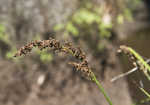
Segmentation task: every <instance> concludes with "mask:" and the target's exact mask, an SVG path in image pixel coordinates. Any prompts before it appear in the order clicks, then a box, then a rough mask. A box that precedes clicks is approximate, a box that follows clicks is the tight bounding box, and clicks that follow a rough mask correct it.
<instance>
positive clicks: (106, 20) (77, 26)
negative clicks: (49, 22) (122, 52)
mask: <svg viewBox="0 0 150 105" xmlns="http://www.w3.org/2000/svg"><path fill="white" fill-rule="evenodd" d="M103 9H104V8H100V7H95V6H94V5H92V3H89V2H88V3H86V5H85V6H82V7H81V8H80V9H78V10H77V11H76V12H75V13H74V14H73V15H72V17H71V19H70V20H69V21H68V22H67V23H66V24H58V25H56V26H55V27H54V30H55V31H60V30H63V31H64V36H67V35H72V36H74V37H79V34H80V35H83V31H84V30H89V32H90V30H91V29H92V30H95V31H96V30H98V34H99V37H100V38H109V37H110V36H111V33H110V29H112V22H111V17H110V16H109V14H107V13H106V14H104V12H103ZM95 27H96V28H95Z"/></svg>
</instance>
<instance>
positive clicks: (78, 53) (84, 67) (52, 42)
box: [14, 38, 92, 79]
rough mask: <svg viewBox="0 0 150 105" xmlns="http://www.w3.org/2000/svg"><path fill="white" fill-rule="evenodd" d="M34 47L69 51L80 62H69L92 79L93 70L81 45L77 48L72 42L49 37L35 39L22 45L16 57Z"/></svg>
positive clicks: (25, 53)
mask: <svg viewBox="0 0 150 105" xmlns="http://www.w3.org/2000/svg"><path fill="white" fill-rule="evenodd" d="M34 47H37V48H39V49H40V50H43V49H46V48H52V50H54V51H58V52H65V53H67V54H68V53H69V54H71V55H72V56H74V57H75V58H76V59H78V60H79V61H80V62H79V63H77V62H69V64H70V65H72V66H73V67H74V68H75V69H76V70H77V71H80V72H81V73H82V74H84V75H85V76H86V77H88V78H90V79H92V71H91V69H90V68H89V66H88V62H87V60H86V55H85V53H84V52H83V51H82V50H81V48H80V47H77V48H75V47H73V46H72V43H70V42H66V43H64V44H63V43H60V42H59V41H58V40H56V39H53V38H49V40H35V41H32V42H30V43H28V44H26V45H25V46H23V47H21V48H20V49H19V50H18V52H17V53H16V54H15V55H14V57H18V56H22V55H27V54H28V53H30V52H31V51H32V49H33V48H34Z"/></svg>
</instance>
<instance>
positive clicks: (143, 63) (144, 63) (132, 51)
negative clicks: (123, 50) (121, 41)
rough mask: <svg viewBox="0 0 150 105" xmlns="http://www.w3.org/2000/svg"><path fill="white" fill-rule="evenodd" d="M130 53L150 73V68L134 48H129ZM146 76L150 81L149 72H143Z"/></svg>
mask: <svg viewBox="0 0 150 105" xmlns="http://www.w3.org/2000/svg"><path fill="white" fill-rule="evenodd" d="M128 49H129V51H130V52H131V53H132V54H133V55H134V56H135V57H136V58H137V59H138V60H139V61H140V62H141V63H142V65H144V66H145V68H146V70H148V71H149V72H150V66H149V65H148V64H147V63H146V62H145V61H144V59H143V58H142V57H141V56H140V55H139V54H138V53H137V52H136V51H134V50H133V49H132V48H130V47H128ZM143 72H144V74H145V75H146V77H147V79H148V80H150V75H149V74H148V73H147V71H145V70H143Z"/></svg>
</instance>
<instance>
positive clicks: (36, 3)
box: [0, 0, 150, 105]
mask: <svg viewBox="0 0 150 105" xmlns="http://www.w3.org/2000/svg"><path fill="white" fill-rule="evenodd" d="M149 27H150V2H149V0H0V105H107V102H106V101H105V99H104V97H103V95H102V94H101V93H98V89H97V88H96V86H95V85H94V84H92V82H90V81H88V80H86V79H84V78H83V77H82V76H80V74H79V73H77V72H76V71H74V70H72V69H73V68H72V67H70V66H69V65H68V64H67V62H68V61H71V60H74V58H71V57H68V56H66V55H61V54H57V53H54V52H52V51H50V49H46V50H44V51H40V50H38V49H34V50H33V53H32V54H30V55H28V56H24V57H19V58H13V55H14V53H15V52H16V51H17V49H19V48H20V47H21V46H23V45H25V44H26V43H28V42H31V41H32V40H40V39H48V38H49V37H52V38H56V39H58V40H60V41H62V42H63V41H70V42H72V43H73V44H74V45H75V46H77V47H78V46H80V47H81V48H82V49H83V51H85V53H86V55H87V59H88V61H89V64H90V65H91V67H92V69H93V71H94V72H95V74H96V76H97V77H98V78H99V80H100V81H101V82H102V84H103V85H104V88H105V89H106V92H107V93H108V95H110V97H111V99H112V100H113V103H114V105H133V103H136V105H149V104H150V103H149V102H147V101H144V102H142V100H146V96H145V95H144V94H143V93H142V92H141V91H140V90H139V88H138V87H137V86H135V85H134V84H133V81H134V80H136V81H137V83H139V81H142V82H143V86H144V88H145V89H146V90H147V91H148V92H150V88H149V87H150V85H149V82H148V81H146V79H145V77H144V76H143V75H142V74H141V73H139V72H135V73H132V74H131V75H129V76H127V77H124V78H121V79H119V80H118V81H116V82H114V83H111V82H110V80H111V78H112V77H114V76H116V75H118V74H120V73H123V72H126V71H129V70H130V69H131V68H133V66H132V65H131V64H130V63H129V62H128V59H127V58H126V57H124V56H123V57H122V56H118V54H117V53H116V51H117V49H118V47H119V46H120V45H121V44H125V45H129V46H131V47H133V48H134V49H135V50H136V51H137V52H139V53H140V54H141V55H142V56H143V57H145V58H150V55H149V54H150V50H149V43H150V35H149V34H150V31H149V29H150V28H149Z"/></svg>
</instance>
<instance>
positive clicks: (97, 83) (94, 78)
mask: <svg viewBox="0 0 150 105" xmlns="http://www.w3.org/2000/svg"><path fill="white" fill-rule="evenodd" d="M92 79H93V81H94V82H95V83H96V85H97V86H98V88H99V90H100V91H101V92H102V94H103V95H104V97H105V99H106V100H107V102H108V103H109V105H113V104H112V101H111V100H110V98H109V96H107V94H106V93H105V90H104V88H103V86H102V85H101V84H100V82H99V81H98V80H97V79H96V76H95V74H94V73H93V72H92Z"/></svg>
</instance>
